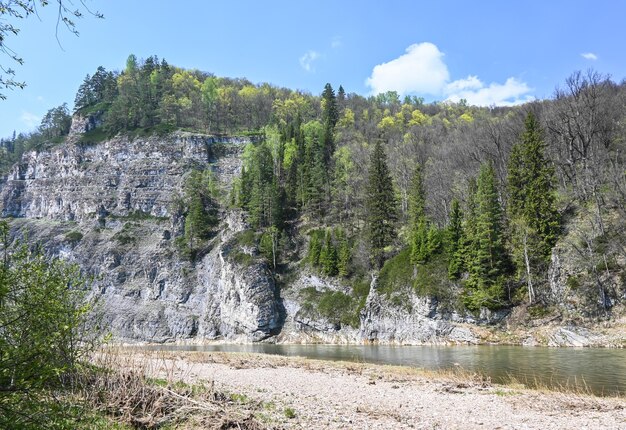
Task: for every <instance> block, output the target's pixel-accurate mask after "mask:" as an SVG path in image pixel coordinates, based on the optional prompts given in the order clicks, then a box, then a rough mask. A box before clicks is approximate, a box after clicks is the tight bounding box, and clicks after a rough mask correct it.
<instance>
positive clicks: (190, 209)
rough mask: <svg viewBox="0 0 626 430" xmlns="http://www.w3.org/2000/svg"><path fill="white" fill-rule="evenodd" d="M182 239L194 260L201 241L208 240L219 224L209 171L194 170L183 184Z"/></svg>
mask: <svg viewBox="0 0 626 430" xmlns="http://www.w3.org/2000/svg"><path fill="white" fill-rule="evenodd" d="M185 200H186V202H187V212H186V215H185V233H184V239H185V244H186V247H187V250H188V253H189V255H190V256H191V257H192V258H194V257H195V253H196V252H197V250H198V249H199V245H200V244H201V243H202V241H204V240H206V239H208V238H209V237H210V236H211V234H212V233H213V229H214V228H215V226H217V224H218V223H219V219H218V216H217V211H218V203H217V187H216V184H215V178H214V177H213V174H212V172H211V171H210V170H205V171H203V172H201V171H198V170H194V171H192V172H191V174H190V175H189V177H188V178H187V182H186V184H185Z"/></svg>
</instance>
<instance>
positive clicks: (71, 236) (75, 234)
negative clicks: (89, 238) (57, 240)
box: [65, 230, 83, 244]
mask: <svg viewBox="0 0 626 430" xmlns="http://www.w3.org/2000/svg"><path fill="white" fill-rule="evenodd" d="M82 238H83V234H82V233H81V232H80V231H78V230H72V231H70V232H69V233H67V234H66V235H65V240H66V241H67V242H70V243H72V244H76V243H78V242H80V241H81V240H82Z"/></svg>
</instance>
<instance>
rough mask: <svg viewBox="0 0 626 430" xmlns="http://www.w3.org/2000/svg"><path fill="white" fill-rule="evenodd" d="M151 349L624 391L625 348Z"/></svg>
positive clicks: (233, 346) (254, 346) (228, 346)
mask: <svg viewBox="0 0 626 430" xmlns="http://www.w3.org/2000/svg"><path fill="white" fill-rule="evenodd" d="M145 348H146V349H150V350H167V351H183V350H184V351H223V352H255V353H263V354H275V355H284V356H300V357H306V358H312V359H322V360H342V361H354V362H367V363H378V364H393V365H402V366H412V367H418V368H423V369H453V368H458V367H461V368H462V369H464V370H469V371H476V372H480V373H482V374H485V375H487V376H489V377H490V378H491V379H492V381H494V382H506V381H509V380H510V378H511V377H513V378H515V379H517V380H519V381H520V382H523V383H526V384H528V385H531V386H532V385H533V384H534V383H535V381H536V382H539V383H540V384H542V385H549V386H559V385H560V386H563V385H570V386H572V385H575V384H579V385H584V386H587V387H588V388H589V389H590V390H592V391H593V392H594V393H596V394H600V395H609V394H616V393H622V394H623V393H626V350H624V349H602V348H584V349H579V348H538V347H521V346H486V345H481V346H385V345H269V344H251V345H236V344H220V345H201V346H198V345H151V346H146V347H145Z"/></svg>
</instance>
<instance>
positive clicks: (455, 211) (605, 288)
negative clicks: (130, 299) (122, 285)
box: [1, 55, 626, 324]
mask: <svg viewBox="0 0 626 430" xmlns="http://www.w3.org/2000/svg"><path fill="white" fill-rule="evenodd" d="M73 114H74V115H76V116H78V117H81V118H87V119H88V124H89V127H88V130H87V131H86V132H85V133H83V134H82V135H81V136H80V137H77V138H76V139H75V141H76V143H78V144H82V145H96V144H98V142H99V141H102V140H105V139H106V138H107V137H111V136H114V135H116V134H119V133H123V134H128V135H131V136H139V135H146V134H164V133H169V132H172V131H174V130H180V129H182V130H187V131H193V132H198V133H204V134H250V135H254V136H258V137H259V138H258V139H255V140H254V141H255V142H257V143H254V144H249V145H248V147H247V148H246V150H245V153H244V168H243V171H242V174H241V177H240V178H239V179H238V180H237V182H236V183H235V184H234V186H233V187H232V191H231V192H230V195H228V196H220V197H219V198H217V197H216V193H215V190H214V189H213V188H212V187H213V185H212V181H211V179H210V175H208V174H204V175H203V174H201V173H200V172H198V174H197V175H196V174H194V175H195V176H194V178H195V179H194V181H193V182H194V183H193V184H191V185H190V189H193V191H190V193H189V196H187V199H188V200H189V201H188V202H187V205H186V207H187V208H188V209H187V213H186V217H187V220H186V224H185V237H183V238H181V239H180V240H179V243H181V244H187V245H188V246H181V247H180V249H181V252H183V253H186V254H187V256H188V258H191V259H193V256H194V247H196V246H200V245H195V244H201V243H202V241H206V240H209V239H210V237H211V231H212V229H214V227H215V225H216V223H217V222H218V220H217V219H216V214H217V213H218V208H217V207H218V206H219V207H220V209H221V210H224V209H228V208H242V209H244V210H245V212H246V213H247V221H248V223H249V225H250V229H251V230H250V231H249V232H248V233H247V234H246V235H242V237H244V236H245V237H246V238H247V240H248V241H251V242H252V243H253V244H255V245H256V246H257V247H258V248H259V250H260V252H261V255H262V256H264V257H265V258H266V259H267V261H268V263H269V265H270V267H271V268H272V269H273V272H274V276H275V277H276V279H277V280H278V281H279V283H281V285H283V286H288V282H289V279H290V274H291V273H293V272H294V271H296V270H308V271H311V272H314V273H317V274H318V275H320V276H322V277H326V278H333V279H335V280H336V281H337V282H339V283H342V284H344V285H347V286H351V287H352V288H351V291H352V292H351V293H350V294H344V293H338V292H335V293H328V294H309V297H308V299H307V300H308V301H310V302H311V303H310V304H309V305H310V306H311V307H312V308H314V309H316V310H317V311H318V312H319V313H320V314H322V315H325V316H326V317H328V318H329V319H331V320H336V321H340V322H343V323H345V324H358V313H359V311H360V309H361V308H362V306H363V305H364V302H365V297H366V296H367V290H368V289H367V287H364V285H367V284H368V283H369V280H370V276H371V275H372V274H374V275H375V276H378V273H380V277H379V278H378V283H377V286H378V288H379V289H380V290H381V292H384V294H386V295H387V296H388V297H392V298H395V301H396V302H397V304H398V305H399V306H401V305H402V297H403V294H405V293H406V292H408V291H413V292H417V293H418V294H420V295H424V296H429V297H434V298H436V299H437V300H438V301H439V302H440V303H442V304H445V306H446V307H447V308H448V309H450V310H453V311H456V312H461V313H469V314H471V313H474V314H476V315H477V314H478V313H480V312H481V310H485V309H489V310H492V311H495V310H498V309H503V308H510V307H512V306H515V305H520V304H524V305H530V308H529V310H530V313H531V315H532V316H536V317H539V316H543V315H545V314H546V313H549V312H553V311H555V312H559V313H560V315H561V316H562V318H564V319H571V320H579V319H598V318H601V319H604V318H611V317H614V316H615V315H619V314H620V312H621V311H622V308H623V306H622V303H623V301H624V297H625V294H626V288H625V286H624V279H625V274H626V271H625V267H626V250H625V249H624V247H623V243H625V241H624V239H625V238H626V232H625V227H626V225H625V220H626V213H625V211H626V206H625V203H626V176H625V172H626V170H625V160H624V155H623V154H624V150H625V149H626V148H625V147H626V141H625V136H626V130H625V127H626V126H625V122H624V120H625V119H626V85H625V84H624V83H620V84H618V83H615V82H614V81H612V80H611V79H610V78H609V77H607V76H603V75H601V74H599V73H597V72H594V71H588V72H584V73H583V72H576V73H574V74H572V75H571V76H570V77H569V78H568V79H567V80H566V81H565V83H564V84H563V85H562V86H561V87H560V88H559V89H557V90H556V92H555V94H554V97H553V98H552V99H549V100H544V101H536V102H532V103H528V104H525V105H522V106H516V107H492V108H479V107H474V106H468V105H467V104H466V103H465V102H463V101H462V102H461V103H447V102H446V103H431V104H425V103H424V101H423V100H422V99H420V98H416V97H405V98H404V99H401V98H400V97H399V96H398V94H397V93H395V92H388V93H385V94H379V95H377V96H371V97H363V96H360V95H358V94H354V93H347V92H346V91H345V90H344V89H343V87H341V86H339V87H338V89H337V91H335V89H334V88H333V86H332V85H331V84H327V85H326V86H325V87H324V89H323V91H322V93H321V95H320V96H316V95H311V94H307V93H303V92H300V91H293V90H289V89H285V88H277V87H275V86H272V85H269V84H260V85H256V84H253V83H251V82H249V81H247V80H245V79H230V78H220V77H215V76H213V75H212V74H209V73H204V72H199V71H196V70H184V69H180V68H177V67H174V66H171V65H169V64H168V63H167V62H166V61H164V60H163V61H159V60H158V59H157V58H156V57H150V58H148V59H146V60H143V61H140V60H138V59H137V58H136V57H135V56H133V55H131V56H130V57H129V58H128V61H127V64H126V68H125V69H124V70H123V71H121V72H111V71H106V70H105V69H104V68H102V67H100V68H98V70H97V71H96V72H95V73H94V74H93V76H87V77H86V78H85V80H84V82H83V83H82V84H81V85H80V88H79V90H78V93H77V95H76V99H75V111H74V113H73ZM70 119H71V115H70V112H69V110H68V109H67V107H66V106H65V105H63V106H60V107H58V108H55V109H52V110H51V111H50V112H49V113H48V115H46V117H45V118H44V120H43V122H42V125H41V127H40V129H39V130H38V131H37V132H35V133H33V134H31V135H18V136H13V137H11V138H9V139H3V140H2V146H1V147H2V151H3V155H2V168H3V169H5V170H6V169H7V168H8V167H9V166H10V165H11V164H12V163H13V162H15V161H17V160H19V157H20V156H21V154H22V153H23V152H24V151H26V150H30V149H43V148H46V147H49V146H51V145H55V144H57V143H60V142H62V141H63V140H64V139H65V138H66V137H65V136H67V135H68V133H69V130H70V123H71V121H70ZM203 187H204V188H203ZM218 200H219V202H218ZM379 271H380V272H379Z"/></svg>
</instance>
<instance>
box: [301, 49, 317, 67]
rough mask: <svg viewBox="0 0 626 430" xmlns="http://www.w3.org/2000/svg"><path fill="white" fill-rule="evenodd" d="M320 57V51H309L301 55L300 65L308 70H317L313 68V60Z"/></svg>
mask: <svg viewBox="0 0 626 430" xmlns="http://www.w3.org/2000/svg"><path fill="white" fill-rule="evenodd" d="M319 57H320V54H319V52H317V51H313V50H311V51H308V52H307V53H306V54H304V55H303V56H302V57H300V66H302V68H303V69H304V70H306V71H307V72H312V71H315V69H314V68H313V62H314V61H315V60H317V59H318V58H319Z"/></svg>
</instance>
